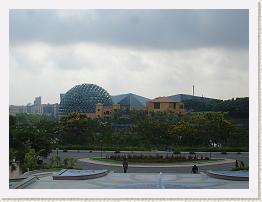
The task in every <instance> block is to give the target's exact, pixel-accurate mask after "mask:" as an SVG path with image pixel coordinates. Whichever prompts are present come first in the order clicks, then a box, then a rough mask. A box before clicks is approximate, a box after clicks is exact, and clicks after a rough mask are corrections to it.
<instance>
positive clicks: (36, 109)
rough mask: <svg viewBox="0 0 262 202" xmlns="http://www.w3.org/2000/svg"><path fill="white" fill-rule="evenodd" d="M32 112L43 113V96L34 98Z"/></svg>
mask: <svg viewBox="0 0 262 202" xmlns="http://www.w3.org/2000/svg"><path fill="white" fill-rule="evenodd" d="M31 113H32V114H39V115H42V114H43V106H42V103H41V96H39V97H36V98H35V100H34V105H32V106H31Z"/></svg>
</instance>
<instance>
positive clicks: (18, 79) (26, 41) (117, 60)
mask: <svg viewBox="0 0 262 202" xmlns="http://www.w3.org/2000/svg"><path fill="white" fill-rule="evenodd" d="M80 83H96V84H98V85H101V86H102V87H103V88H105V89H106V90H107V91H108V92H109V93H110V94H111V95H115V94H121V93H129V92H132V93H136V94H139V95H141V96H145V97H149V98H154V97H157V96H168V95H173V94H178V93H187V94H191V91H192V85H193V84H194V85H195V87H196V94H197V95H200V96H202V95H204V96H207V97H214V98H221V99H230V98H232V97H243V96H248V10H81V11H80V10H75V11H72V10H52V11H51V10H11V11H10V104H27V103H28V102H32V101H33V99H34V97H36V96H39V95H41V96H42V97H43V98H42V99H43V102H45V103H47V102H50V103H54V102H59V93H64V92H66V91H67V90H69V89H70V88H71V87H73V86H74V85H76V84H80Z"/></svg>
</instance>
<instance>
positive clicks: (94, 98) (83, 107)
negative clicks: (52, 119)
mask: <svg viewBox="0 0 262 202" xmlns="http://www.w3.org/2000/svg"><path fill="white" fill-rule="evenodd" d="M97 103H102V104H103V105H105V106H111V105H112V104H113V102H112V98H111V96H110V95H109V93H108V92H107V91H106V90H105V89H103V88H101V87H100V86H98V85H95V84H81V85H76V86H74V87H73V88H71V89H70V90H69V91H67V92H66V94H65V95H64V97H63V98H62V100H61V102H60V106H59V114H60V115H61V116H66V115H68V114H69V113H72V112H79V113H95V111H96V104H97Z"/></svg>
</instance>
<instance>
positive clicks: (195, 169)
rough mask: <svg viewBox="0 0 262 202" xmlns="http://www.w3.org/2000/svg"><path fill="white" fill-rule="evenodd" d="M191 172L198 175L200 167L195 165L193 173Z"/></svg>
mask: <svg viewBox="0 0 262 202" xmlns="http://www.w3.org/2000/svg"><path fill="white" fill-rule="evenodd" d="M191 172H192V173H194V174H197V173H198V167H197V166H196V165H194V166H193V167H192V171H191Z"/></svg>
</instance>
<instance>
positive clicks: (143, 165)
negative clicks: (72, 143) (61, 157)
mask: <svg viewBox="0 0 262 202" xmlns="http://www.w3.org/2000/svg"><path fill="white" fill-rule="evenodd" d="M78 160H79V161H81V162H85V163H92V164H98V165H105V166H118V167H122V164H117V163H108V162H102V161H96V160H93V159H90V158H82V159H78ZM234 162H235V160H233V159H224V160H221V161H217V162H211V163H201V164H198V166H208V165H221V164H232V163H234ZM192 164H194V163H184V164H182V163H181V164H174V163H140V164H135V163H129V164H128V167H135V168H149V167H150V168H152V167H156V168H177V167H192Z"/></svg>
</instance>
